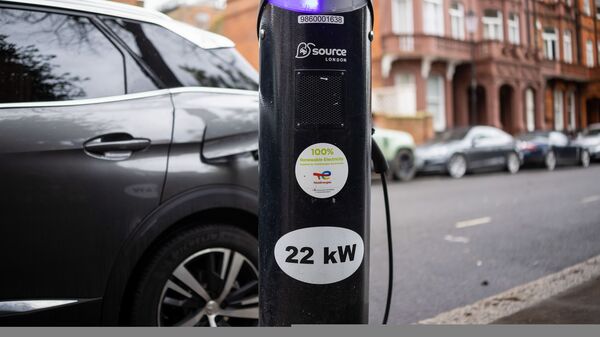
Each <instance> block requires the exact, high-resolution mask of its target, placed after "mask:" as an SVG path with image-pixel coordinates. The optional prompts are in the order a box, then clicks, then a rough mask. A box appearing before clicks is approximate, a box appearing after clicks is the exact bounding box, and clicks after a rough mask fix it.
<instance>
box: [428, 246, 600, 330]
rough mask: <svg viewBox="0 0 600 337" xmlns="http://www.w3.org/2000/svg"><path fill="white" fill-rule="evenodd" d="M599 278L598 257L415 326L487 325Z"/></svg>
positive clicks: (599, 259) (599, 258)
mask: <svg viewBox="0 0 600 337" xmlns="http://www.w3.org/2000/svg"><path fill="white" fill-rule="evenodd" d="M599 276H600V255H598V256H596V257H593V258H591V259H589V260H587V261H585V262H582V263H579V264H576V265H574V266H572V267H569V268H566V269H563V270H562V271H559V272H558V273H554V274H550V275H547V276H544V277H542V278H540V279H538V280H536V281H533V282H530V283H526V284H523V285H520V286H517V287H514V288H512V289H510V290H507V291H505V292H503V293H500V294H497V295H494V296H491V297H488V298H485V299H483V300H480V301H478V302H475V303H473V304H470V305H467V306H464V307H460V308H456V309H452V310H450V311H447V312H444V313H441V314H439V315H437V316H435V317H433V318H429V319H425V320H422V321H420V322H418V324H489V323H492V322H494V321H497V320H499V319H501V318H503V317H506V316H510V315H512V314H514V313H516V312H518V311H521V310H523V309H526V308H528V307H531V306H532V305H535V304H537V303H539V302H541V301H544V300H547V299H548V298H551V297H553V296H556V295H558V294H560V293H562V292H564V291H566V290H569V289H571V288H574V287H577V286H579V285H581V284H583V283H585V282H588V281H590V280H593V279H596V278H598V277H599Z"/></svg>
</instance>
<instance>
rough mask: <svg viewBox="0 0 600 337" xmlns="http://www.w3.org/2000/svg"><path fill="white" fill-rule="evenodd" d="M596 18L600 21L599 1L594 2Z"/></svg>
mask: <svg viewBox="0 0 600 337" xmlns="http://www.w3.org/2000/svg"><path fill="white" fill-rule="evenodd" d="M596 18H598V20H600V0H596Z"/></svg>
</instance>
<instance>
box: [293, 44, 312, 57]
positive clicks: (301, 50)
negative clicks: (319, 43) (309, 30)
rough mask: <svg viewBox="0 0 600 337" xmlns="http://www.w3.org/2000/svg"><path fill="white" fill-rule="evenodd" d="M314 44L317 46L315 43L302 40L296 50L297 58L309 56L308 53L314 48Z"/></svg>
mask: <svg viewBox="0 0 600 337" xmlns="http://www.w3.org/2000/svg"><path fill="white" fill-rule="evenodd" d="M314 46H315V44H314V43H306V42H300V43H299V44H298V50H297V51H296V58H297V59H303V58H307V57H308V55H310V51H311V50H312V48H313V47H314Z"/></svg>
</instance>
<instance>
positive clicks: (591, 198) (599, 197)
mask: <svg viewBox="0 0 600 337" xmlns="http://www.w3.org/2000/svg"><path fill="white" fill-rule="evenodd" d="M599 200H600V195H592V196H589V197H586V198H583V199H581V203H582V204H589V203H591V202H595V201H599Z"/></svg>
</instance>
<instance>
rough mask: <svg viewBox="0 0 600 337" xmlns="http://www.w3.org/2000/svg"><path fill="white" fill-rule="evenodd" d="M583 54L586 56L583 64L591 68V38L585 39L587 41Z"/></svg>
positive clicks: (592, 45) (592, 58)
mask: <svg viewBox="0 0 600 337" xmlns="http://www.w3.org/2000/svg"><path fill="white" fill-rule="evenodd" d="M585 56H586V57H585V58H586V62H585V64H586V65H587V66H588V67H590V68H593V67H594V43H593V42H592V40H587V42H586V44H585Z"/></svg>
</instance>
